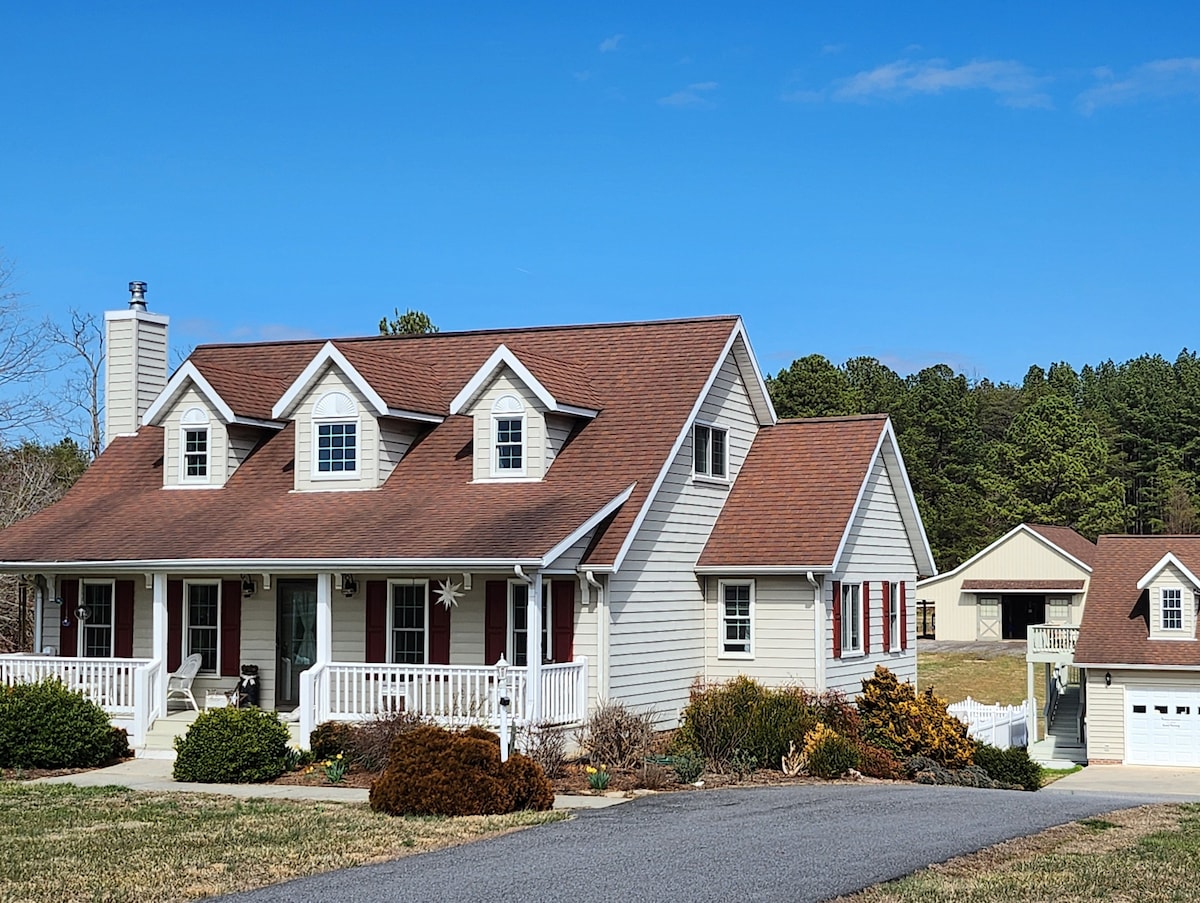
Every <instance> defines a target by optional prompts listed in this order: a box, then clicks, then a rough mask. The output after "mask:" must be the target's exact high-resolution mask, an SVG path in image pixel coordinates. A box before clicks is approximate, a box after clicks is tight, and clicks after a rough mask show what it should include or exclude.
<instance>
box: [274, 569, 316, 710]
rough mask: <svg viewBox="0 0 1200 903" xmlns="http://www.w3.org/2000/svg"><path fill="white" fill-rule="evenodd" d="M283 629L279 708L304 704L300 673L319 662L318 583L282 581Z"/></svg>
mask: <svg viewBox="0 0 1200 903" xmlns="http://www.w3.org/2000/svg"><path fill="white" fill-rule="evenodd" d="M276 586H277V593H278V608H279V625H278V628H277V630H276V632H275V636H276V639H277V642H276V662H275V708H276V709H277V710H279V711H286V710H288V709H294V708H295V707H296V706H298V705H299V704H300V673H301V672H302V671H306V670H307V669H308V667H309V666H310V665H312V663H313V662H314V661H316V658H317V581H316V580H280V581H279V582H278V583H277V584H276Z"/></svg>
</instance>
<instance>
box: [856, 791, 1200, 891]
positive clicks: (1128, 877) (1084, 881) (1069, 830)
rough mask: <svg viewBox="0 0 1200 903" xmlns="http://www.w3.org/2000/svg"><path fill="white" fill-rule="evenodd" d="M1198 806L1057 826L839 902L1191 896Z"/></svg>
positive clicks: (1199, 857) (1198, 862)
mask: <svg viewBox="0 0 1200 903" xmlns="http://www.w3.org/2000/svg"><path fill="white" fill-rule="evenodd" d="M1198 875H1200V807H1198V806H1195V805H1165V806H1142V807H1140V808H1137V809H1126V810H1123V811H1121V812H1114V813H1111V814H1109V815H1106V816H1104V817H1102V818H1090V819H1083V820H1082V821H1079V822H1075V823H1073V824H1069V825H1060V826H1059V827H1056V828H1051V829H1050V830H1048V831H1043V832H1042V833H1040V834H1036V835H1034V836H1032V837H1022V838H1018V839H1016V840H1010V841H1008V842H1006V843H1002V844H998V845H996V846H994V847H989V848H988V849H986V850H981V851H980V852H978V853H973V854H971V855H969V856H962V857H960V858H958V859H952V860H950V861H949V862H945V863H941V864H939V865H933V866H930V867H929V868H926V869H922V870H921V871H919V872H917V873H915V874H913V875H910V876H909V877H907V878H902V879H900V880H899V881H894V882H890V883H888V884H882V885H878V886H876V887H873V888H868V889H867V890H865V891H862V892H861V893H858V894H854V895H853V896H849V897H839V898H838V901H837V903H950V901H954V903H992V901H996V900H1003V901H1006V903H1105V901H1138V903H1142V901H1144V903H1167V901H1186V900H1194V899H1196V898H1197V891H1196V886H1197V876H1198Z"/></svg>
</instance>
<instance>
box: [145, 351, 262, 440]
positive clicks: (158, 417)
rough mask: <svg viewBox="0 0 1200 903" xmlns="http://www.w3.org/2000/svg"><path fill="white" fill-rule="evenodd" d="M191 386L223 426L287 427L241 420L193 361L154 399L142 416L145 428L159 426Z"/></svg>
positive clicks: (180, 369)
mask: <svg viewBox="0 0 1200 903" xmlns="http://www.w3.org/2000/svg"><path fill="white" fill-rule="evenodd" d="M189 383H191V384H192V385H193V386H195V387H196V390H197V391H198V392H199V393H200V394H201V395H203V396H204V398H205V400H206V401H207V402H208V403H209V404H210V405H212V406H213V409H214V410H216V412H217V415H218V416H219V417H220V418H221V422H223V423H238V424H242V425H243V426H255V427H262V428H266V429H272V430H281V429H283V428H284V426H285V424H282V423H278V422H276V421H274V420H259V419H258V418H256V417H239V416H238V415H237V414H235V413H234V412H233V408H231V407H230V406H229V404H228V403H227V402H226V401H225V399H224V398H222V397H221V396H220V395H219V394H218V393H217V390H216V389H214V388H213V387H212V383H210V382H209V381H208V380H207V379H205V378H204V374H203V373H201V372H200V369H199V368H198V367H197V366H196V365H195V364H193V363H192V362H191V361H184V362H183V366H181V367H180V368H179V369H178V370H176V371H175V373H174V374H173V375H172V376H171V379H170V380H168V382H167V384H166V386H164V387H163V390H162V391H161V392H160V393H159V394H158V398H156V399H154V404H152V405H150V407H148V408H147V409H146V413H145V414H143V415H142V426H158V425H159V424H160V423H161V422H162V421H163V419H164V418H165V417H166V416H167V413H168V411H170V409H171V406H172V405H173V404H174V403H175V400H176V399H177V398H179V396H180V394H181V393H182V392H183V390H184V389H186V388H187V386H188V384H189Z"/></svg>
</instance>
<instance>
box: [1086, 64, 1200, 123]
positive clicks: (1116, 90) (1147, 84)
mask: <svg viewBox="0 0 1200 903" xmlns="http://www.w3.org/2000/svg"><path fill="white" fill-rule="evenodd" d="M1093 74H1094V75H1095V76H1096V79H1097V81H1098V82H1099V84H1097V85H1096V86H1095V87H1093V88H1089V89H1088V90H1086V91H1084V92H1083V93H1082V94H1080V95H1079V97H1078V98H1076V103H1077V104H1078V106H1079V109H1080V110H1082V111H1083V112H1084V113H1086V114H1091V113H1093V112H1095V111H1096V110H1098V109H1099V108H1100V107H1112V106H1117V105H1119V104H1129V103H1137V102H1138V101H1142V100H1163V99H1166V98H1169V97H1193V98H1200V57H1194V56H1192V57H1176V58H1175V59H1169V60H1153V61H1152V62H1149V63H1145V64H1143V65H1141V66H1137V67H1136V68H1134V69H1132V70H1130V72H1129V74H1128V75H1126V76H1125V78H1121V79H1118V78H1116V77H1115V76H1114V75H1113V72H1112V70H1111V69H1108V68H1100V69H1096V70H1095V71H1094V73H1093Z"/></svg>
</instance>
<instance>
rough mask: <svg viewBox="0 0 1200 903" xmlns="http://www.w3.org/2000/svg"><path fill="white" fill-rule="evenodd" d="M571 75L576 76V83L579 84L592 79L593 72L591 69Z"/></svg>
mask: <svg viewBox="0 0 1200 903" xmlns="http://www.w3.org/2000/svg"><path fill="white" fill-rule="evenodd" d="M571 75H572V76H574V78H575V81H578V82H585V81H587V80H588V79H589V78H591V77H592V73H591V70H589V69H584V70H582V71H580V72H572V73H571Z"/></svg>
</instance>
